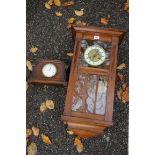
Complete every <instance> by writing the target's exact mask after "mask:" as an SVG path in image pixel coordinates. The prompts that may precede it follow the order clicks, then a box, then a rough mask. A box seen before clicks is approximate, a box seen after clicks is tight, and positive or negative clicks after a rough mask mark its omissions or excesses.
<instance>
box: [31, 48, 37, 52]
mask: <svg viewBox="0 0 155 155" xmlns="http://www.w3.org/2000/svg"><path fill="white" fill-rule="evenodd" d="M37 51H38V48H37V47H32V48H31V49H30V52H31V53H36V52H37Z"/></svg>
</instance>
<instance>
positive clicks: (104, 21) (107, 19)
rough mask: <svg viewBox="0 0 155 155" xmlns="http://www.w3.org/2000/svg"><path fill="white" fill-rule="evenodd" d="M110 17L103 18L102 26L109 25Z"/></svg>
mask: <svg viewBox="0 0 155 155" xmlns="http://www.w3.org/2000/svg"><path fill="white" fill-rule="evenodd" d="M109 19H110V15H108V17H107V18H101V24H103V25H107V24H108V23H109Z"/></svg>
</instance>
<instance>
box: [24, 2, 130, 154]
mask: <svg viewBox="0 0 155 155" xmlns="http://www.w3.org/2000/svg"><path fill="white" fill-rule="evenodd" d="M62 2H65V0H63V1H62ZM75 2H76V4H75V5H73V6H70V7H59V8H58V7H55V6H54V7H53V8H52V9H51V10H47V9H46V8H45V7H44V3H45V1H43V0H35V1H34V0H27V17H26V18H27V19H26V20H27V24H26V28H27V36H26V37H27V44H26V58H27V59H28V60H30V61H31V62H32V64H33V65H35V63H36V61H39V60H46V59H59V60H62V61H64V62H66V63H68V62H70V61H71V58H70V57H68V56H67V55H66V53H67V52H69V51H72V50H73V45H74V42H73V40H72V33H71V30H70V29H67V28H66V22H67V19H68V18H70V17H73V16H74V10H75V9H84V12H85V14H84V15H83V16H82V17H77V20H78V19H79V20H82V21H84V22H86V23H87V24H88V25H90V26H98V27H102V28H119V29H126V30H127V33H126V34H125V36H124V38H123V40H122V43H121V45H120V46H119V51H118V64H121V63H125V64H126V68H125V70H123V74H124V75H125V81H126V82H127V83H128V61H129V49H128V48H129V46H128V45H129V40H128V38H129V36H128V26H129V21H128V20H129V15H128V13H127V12H125V11H123V10H122V8H123V3H124V0H108V1H105V0H76V1H75ZM56 11H61V12H62V13H63V15H62V17H56V16H55V12H56ZM107 15H110V16H111V18H110V21H109V23H108V25H106V26H104V25H102V24H101V23H100V18H101V17H107ZM32 46H35V47H37V48H38V49H39V50H38V52H37V53H36V54H33V53H30V51H29V50H30V48H31V47H32ZM26 72H27V79H28V78H29V77H30V76H31V73H30V71H28V70H27V71H26ZM120 86H121V82H120V81H119V80H118V79H116V89H115V101H114V112H113V123H114V125H113V126H112V127H110V128H108V129H106V130H105V132H104V133H103V134H102V135H100V136H98V137H96V138H91V139H82V143H83V145H84V150H83V152H82V153H81V154H83V155H127V154H128V113H129V104H128V103H127V104H123V103H121V101H120V100H118V98H117V95H116V91H117V90H118V89H119V88H120ZM65 96H66V88H64V87H56V86H48V85H29V88H28V90H27V110H26V118H27V120H26V122H27V123H26V127H27V128H31V127H32V126H36V127H38V128H39V129H40V132H41V133H44V134H46V135H48V136H49V137H50V138H51V139H52V142H53V143H52V144H51V145H47V144H45V143H43V142H42V140H41V139H40V138H38V137H35V136H31V137H30V139H29V143H31V142H35V143H36V145H37V155H76V154H79V153H78V152H77V150H76V149H75V147H74V145H73V141H74V138H75V136H73V135H69V134H67V132H66V130H67V127H66V126H65V125H64V124H63V122H62V121H61V114H62V113H63V109H64V100H65ZM46 99H52V100H53V101H54V102H55V108H54V110H47V111H46V112H44V113H40V112H39V107H40V104H41V103H42V102H43V101H45V100H46ZM29 143H28V144H29Z"/></svg>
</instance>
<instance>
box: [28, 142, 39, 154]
mask: <svg viewBox="0 0 155 155" xmlns="http://www.w3.org/2000/svg"><path fill="white" fill-rule="evenodd" d="M27 153H28V155H36V153H37V145H36V144H35V143H31V144H30V145H29V146H28V147H27Z"/></svg>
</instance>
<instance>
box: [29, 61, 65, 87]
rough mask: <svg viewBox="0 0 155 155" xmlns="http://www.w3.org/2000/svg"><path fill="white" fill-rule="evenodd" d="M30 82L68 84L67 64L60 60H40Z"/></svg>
mask: <svg viewBox="0 0 155 155" xmlns="http://www.w3.org/2000/svg"><path fill="white" fill-rule="evenodd" d="M28 82H29V83H39V84H52V85H63V86H67V82H66V72H65V64H64V63H63V62H62V61H60V60H42V61H39V62H37V64H36V65H35V67H34V69H33V72H32V77H31V78H30V79H29V80H28Z"/></svg>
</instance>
